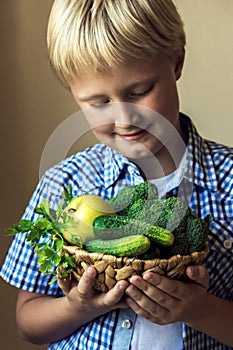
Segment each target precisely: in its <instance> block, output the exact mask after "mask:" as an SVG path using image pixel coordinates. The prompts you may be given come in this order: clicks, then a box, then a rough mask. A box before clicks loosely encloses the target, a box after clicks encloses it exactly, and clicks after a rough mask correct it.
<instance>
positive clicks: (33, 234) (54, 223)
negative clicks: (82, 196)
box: [7, 193, 75, 283]
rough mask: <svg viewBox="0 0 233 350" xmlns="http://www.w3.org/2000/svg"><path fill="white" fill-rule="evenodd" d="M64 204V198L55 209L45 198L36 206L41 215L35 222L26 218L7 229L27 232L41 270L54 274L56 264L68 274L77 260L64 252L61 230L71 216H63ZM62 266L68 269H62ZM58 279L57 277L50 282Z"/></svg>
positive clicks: (14, 232) (64, 273)
mask: <svg viewBox="0 0 233 350" xmlns="http://www.w3.org/2000/svg"><path fill="white" fill-rule="evenodd" d="M67 195H68V193H67ZM69 195H70V194H69ZM62 205H63V200H62V201H61V202H60V203H59V205H58V208H57V210H56V211H54V210H53V209H51V208H50V206H49V203H48V201H47V200H45V201H43V202H42V203H41V204H40V205H39V206H38V207H37V208H36V213H38V214H40V215H41V217H39V218H38V219H37V220H35V221H34V222H33V221H31V220H25V219H23V220H20V221H19V222H18V223H16V224H14V225H12V226H11V227H9V228H8V229H7V231H8V232H9V233H10V235H15V234H19V233H27V237H26V241H27V242H29V243H30V245H31V246H32V247H33V249H34V251H35V252H36V255H37V258H38V265H39V271H41V272H43V273H45V274H50V273H52V274H53V272H52V271H53V267H54V266H55V267H57V268H58V270H59V274H60V275H64V276H68V275H69V274H70V272H71V271H72V268H73V267H74V266H75V261H74V259H73V258H71V257H70V256H67V255H64V254H62V251H63V245H64V239H63V236H62V234H61V233H60V232H61V231H62V230H63V229H64V227H66V225H67V224H69V217H68V216H66V215H65V216H62V213H63V208H62ZM61 217H62V219H63V220H62V222H61V220H60V218H61ZM61 267H62V268H63V269H65V270H66V271H65V272H63V271H61ZM56 279H57V277H56V278H55V279H53V280H52V281H51V282H50V283H52V282H53V281H54V280H56Z"/></svg>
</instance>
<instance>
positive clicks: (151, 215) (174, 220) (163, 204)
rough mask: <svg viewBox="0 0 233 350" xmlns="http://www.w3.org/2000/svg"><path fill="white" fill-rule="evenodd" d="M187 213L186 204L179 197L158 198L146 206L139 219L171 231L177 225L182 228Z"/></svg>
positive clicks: (188, 210)
mask: <svg viewBox="0 0 233 350" xmlns="http://www.w3.org/2000/svg"><path fill="white" fill-rule="evenodd" d="M189 212H190V209H189V207H188V204H187V203H185V202H184V201H182V200H181V199H180V198H179V197H169V198H167V199H159V198H158V199H156V200H154V201H153V202H152V203H151V205H150V206H148V208H147V210H146V211H145V213H144V215H143V216H141V217H140V219H142V220H145V221H146V222H149V223H151V224H153V225H157V226H160V227H163V228H166V229H168V230H169V231H173V230H174V229H175V228H177V227H178V226H179V225H182V226H183V225H184V224H185V221H184V219H185V218H186V216H187V215H188V214H189Z"/></svg>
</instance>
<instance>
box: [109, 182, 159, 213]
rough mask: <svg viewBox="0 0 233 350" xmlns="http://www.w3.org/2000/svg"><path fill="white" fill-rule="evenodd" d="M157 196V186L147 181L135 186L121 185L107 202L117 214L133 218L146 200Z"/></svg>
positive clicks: (142, 207)
mask: <svg viewBox="0 0 233 350" xmlns="http://www.w3.org/2000/svg"><path fill="white" fill-rule="evenodd" d="M157 197H158V191H157V187H156V186H155V185H153V184H150V183H148V182H142V183H140V184H138V185H135V186H128V187H123V188H122V189H121V190H120V192H119V193H118V194H117V195H116V196H115V197H113V198H111V199H109V200H108V202H109V203H110V204H111V205H112V206H113V208H114V210H115V212H116V213H117V214H118V215H125V216H129V217H132V218H135V217H137V216H139V215H140V213H141V211H142V210H143V209H144V207H145V206H146V203H147V201H150V200H152V199H155V198H157Z"/></svg>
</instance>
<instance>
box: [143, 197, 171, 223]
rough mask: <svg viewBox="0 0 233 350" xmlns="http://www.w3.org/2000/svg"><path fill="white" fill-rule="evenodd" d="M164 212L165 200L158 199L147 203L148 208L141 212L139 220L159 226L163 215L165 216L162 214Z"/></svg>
mask: <svg viewBox="0 0 233 350" xmlns="http://www.w3.org/2000/svg"><path fill="white" fill-rule="evenodd" d="M163 210H164V200H162V199H160V198H156V199H154V200H151V201H148V202H147V203H146V206H145V207H144V210H143V211H142V212H141V214H140V217H139V219H140V220H143V221H145V222H147V223H148V224H151V225H156V226H159V225H158V222H159V219H160V217H161V215H163V214H162V213H163ZM160 227H162V226H160ZM163 228H165V227H163Z"/></svg>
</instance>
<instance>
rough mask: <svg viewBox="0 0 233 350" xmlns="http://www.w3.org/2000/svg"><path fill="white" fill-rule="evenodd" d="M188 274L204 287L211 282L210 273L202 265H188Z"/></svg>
mask: <svg viewBox="0 0 233 350" xmlns="http://www.w3.org/2000/svg"><path fill="white" fill-rule="evenodd" d="M186 274H187V276H188V277H189V278H190V279H191V280H193V281H195V282H196V283H198V284H200V285H201V286H203V287H204V288H207V287H208V284H209V274H208V271H207V270H206V269H205V268H204V266H201V265H193V266H188V267H187V269H186Z"/></svg>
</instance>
